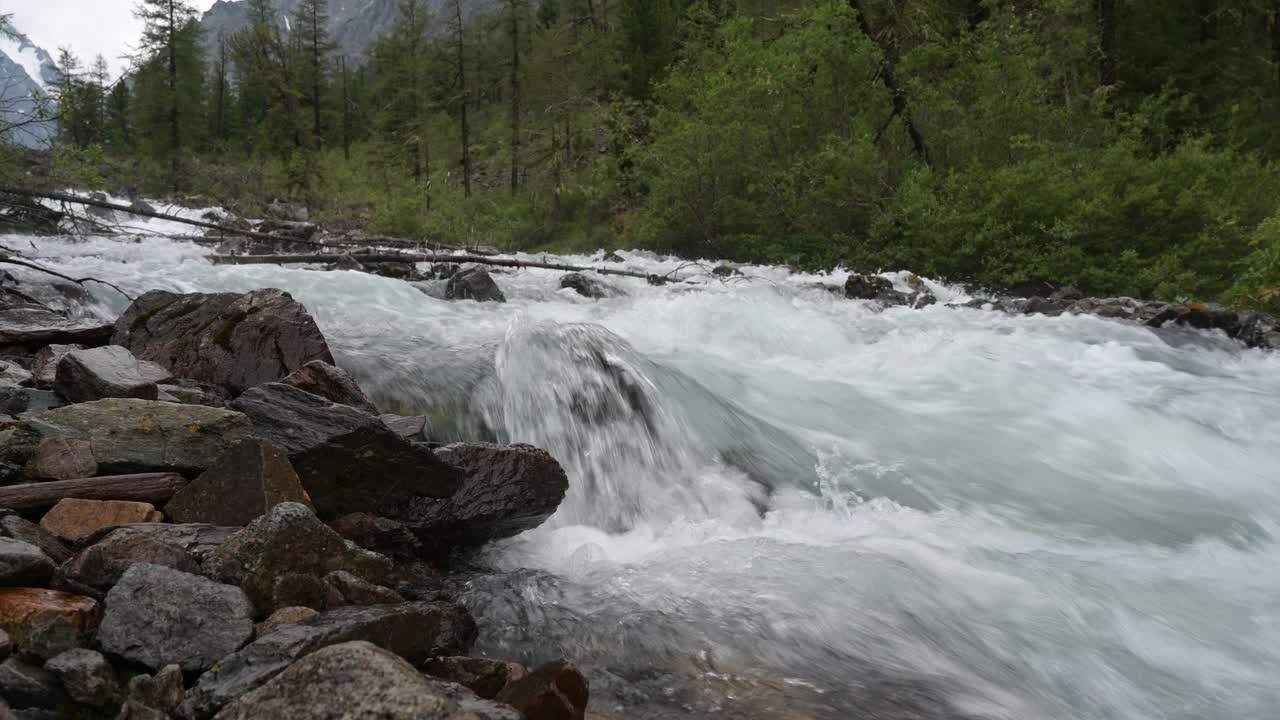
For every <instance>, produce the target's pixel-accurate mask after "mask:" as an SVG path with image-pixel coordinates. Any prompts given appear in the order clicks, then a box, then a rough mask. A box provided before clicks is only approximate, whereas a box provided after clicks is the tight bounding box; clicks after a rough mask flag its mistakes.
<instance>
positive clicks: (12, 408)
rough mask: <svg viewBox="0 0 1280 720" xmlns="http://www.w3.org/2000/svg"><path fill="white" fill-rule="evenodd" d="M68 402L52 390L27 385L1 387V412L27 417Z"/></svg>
mask: <svg viewBox="0 0 1280 720" xmlns="http://www.w3.org/2000/svg"><path fill="white" fill-rule="evenodd" d="M66 404H67V401H66V400H63V399H62V397H61V396H59V395H58V394H57V393H55V392H53V391H52V390H37V389H35V388H27V387H0V412H3V413H4V414H6V415H13V416H15V417H22V418H24V419H25V418H26V417H28V416H30V415H38V414H40V413H42V412H44V411H46V410H52V409H53V408H59V407H63V406H64V405H66Z"/></svg>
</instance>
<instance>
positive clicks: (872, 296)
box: [844, 274, 894, 300]
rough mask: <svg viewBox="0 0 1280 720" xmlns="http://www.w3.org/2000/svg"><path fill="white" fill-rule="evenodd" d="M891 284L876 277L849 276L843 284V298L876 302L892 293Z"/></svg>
mask: <svg viewBox="0 0 1280 720" xmlns="http://www.w3.org/2000/svg"><path fill="white" fill-rule="evenodd" d="M893 291H894V290H893V283H892V282H890V281H889V280H887V279H885V278H882V277H879V276H877V275H856V274H854V275H850V276H849V279H848V280H846V281H845V283H844V294H845V297H847V298H849V299H850V300H876V299H879V296H880V295H881V294H883V293H888V292H893Z"/></svg>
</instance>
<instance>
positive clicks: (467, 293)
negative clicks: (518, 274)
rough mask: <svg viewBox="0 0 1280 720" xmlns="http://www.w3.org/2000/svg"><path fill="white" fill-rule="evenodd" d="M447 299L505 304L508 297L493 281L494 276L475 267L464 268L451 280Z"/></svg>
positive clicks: (447, 288) (446, 290)
mask: <svg viewBox="0 0 1280 720" xmlns="http://www.w3.org/2000/svg"><path fill="white" fill-rule="evenodd" d="M445 297H447V298H448V299H450V300H475V301H476V302H500V303H504V302H506V301H507V296H506V295H503V294H502V289H501V288H499V287H498V283H496V282H494V281H493V276H492V275H490V274H489V272H488V271H487V270H481V269H479V268H474V267H472V268H464V269H463V270H460V271H459V272H458V273H456V274H455V275H454V276H453V277H451V278H449V285H448V287H446V288H445Z"/></svg>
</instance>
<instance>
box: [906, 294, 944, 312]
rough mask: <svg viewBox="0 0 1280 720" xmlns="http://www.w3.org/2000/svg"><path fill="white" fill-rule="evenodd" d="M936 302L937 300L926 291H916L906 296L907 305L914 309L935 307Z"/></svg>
mask: <svg viewBox="0 0 1280 720" xmlns="http://www.w3.org/2000/svg"><path fill="white" fill-rule="evenodd" d="M937 302H938V298H936V297H934V294H933V293H931V292H929V291H928V290H917V291H916V292H913V293H911V294H910V295H908V296H907V304H908V305H910V306H911V307H913V308H916V309H919V308H922V307H928V306H930V305H936V304H937Z"/></svg>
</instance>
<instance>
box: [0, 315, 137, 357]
mask: <svg viewBox="0 0 1280 720" xmlns="http://www.w3.org/2000/svg"><path fill="white" fill-rule="evenodd" d="M111 332H112V326H111V325H109V324H108V323H103V322H100V321H97V320H87V319H72V318H67V317H63V316H62V315H59V314H57V313H55V312H53V311H52V310H49V309H47V308H44V307H41V306H38V305H22V306H10V307H6V308H0V346H3V345H22V346H27V347H29V348H34V347H37V346H38V347H44V346H45V345H50V344H53V343H60V344H78V345H86V346H97V345H103V344H105V343H106V342H107V341H109V340H110V339H111Z"/></svg>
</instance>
